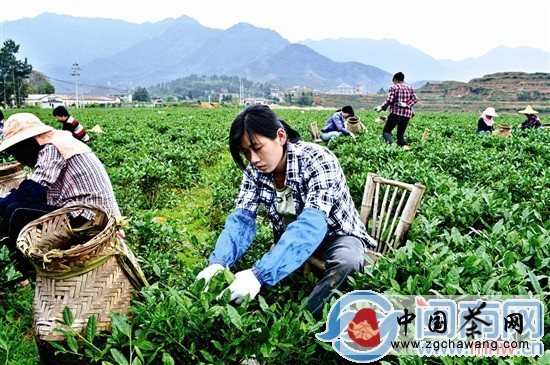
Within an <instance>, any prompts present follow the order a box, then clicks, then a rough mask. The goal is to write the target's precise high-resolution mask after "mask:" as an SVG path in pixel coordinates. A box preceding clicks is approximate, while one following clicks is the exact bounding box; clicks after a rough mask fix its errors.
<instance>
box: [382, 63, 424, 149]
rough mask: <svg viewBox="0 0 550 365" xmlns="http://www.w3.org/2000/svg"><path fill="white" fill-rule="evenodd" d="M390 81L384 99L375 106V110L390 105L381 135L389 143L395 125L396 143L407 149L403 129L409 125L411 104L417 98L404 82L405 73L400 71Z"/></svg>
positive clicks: (411, 113)
mask: <svg viewBox="0 0 550 365" xmlns="http://www.w3.org/2000/svg"><path fill="white" fill-rule="evenodd" d="M392 81H393V85H392V86H391V87H390V90H389V91H388V97H387V98H386V101H385V102H384V104H382V105H379V106H377V107H376V111H377V112H380V111H382V110H386V109H387V108H388V106H389V107H390V115H389V116H388V119H387V120H386V125H385V126H384V130H383V131H382V136H383V137H384V139H385V140H386V141H387V142H388V143H389V144H392V143H393V137H392V131H393V129H394V128H395V127H397V145H398V146H400V147H403V148H405V149H409V147H408V146H407V145H406V144H405V130H406V129H407V126H408V125H409V120H410V119H411V118H412V117H413V116H414V111H413V105H414V104H416V102H417V101H418V98H417V96H416V93H415V92H414V90H413V88H412V87H410V86H409V85H407V84H405V75H404V74H403V73H402V72H398V73H396V74H395V75H393V80H392Z"/></svg>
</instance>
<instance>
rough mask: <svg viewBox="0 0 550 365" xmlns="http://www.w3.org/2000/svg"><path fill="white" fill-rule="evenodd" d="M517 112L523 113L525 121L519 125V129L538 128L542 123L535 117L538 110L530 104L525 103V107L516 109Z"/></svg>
mask: <svg viewBox="0 0 550 365" xmlns="http://www.w3.org/2000/svg"><path fill="white" fill-rule="evenodd" d="M518 113H521V114H525V118H526V119H525V121H524V122H523V123H521V124H520V125H519V127H520V128H521V129H529V128H540V127H541V126H542V123H541V121H540V119H539V118H538V117H537V114H538V112H537V111H535V110H534V109H533V108H531V105H527V108H525V109H523V110H520V111H518Z"/></svg>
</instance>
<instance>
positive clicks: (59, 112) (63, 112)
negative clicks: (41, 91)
mask: <svg viewBox="0 0 550 365" xmlns="http://www.w3.org/2000/svg"><path fill="white" fill-rule="evenodd" d="M52 115H53V116H54V117H68V116H69V112H68V111H67V109H65V107H64V106H61V105H60V106H58V107H56V108H55V109H54V110H53V112H52Z"/></svg>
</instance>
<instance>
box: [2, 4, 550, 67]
mask: <svg viewBox="0 0 550 365" xmlns="http://www.w3.org/2000/svg"><path fill="white" fill-rule="evenodd" d="M44 12H50V13H56V14H63V15H73V16H77V17H87V18H109V19H120V20H124V21H127V22H131V23H137V24H141V23H144V22H152V23H155V22H158V21H161V20H164V19H167V18H179V17H180V16H184V15H186V16H189V17H191V18H193V19H195V20H196V21H198V22H199V23H200V24H201V25H203V26H205V27H209V28H215V29H227V28H230V27H231V26H233V25H235V24H238V23H249V24H252V25H254V26H256V27H258V28H267V29H271V30H274V31H276V32H277V33H279V35H281V36H282V37H283V38H285V39H287V40H288V41H290V42H292V43H295V42H298V41H303V40H308V39H311V40H322V39H337V38H367V39H374V40H380V39H394V40H396V41H398V42H400V43H401V44H404V45H410V46H412V47H415V48H417V49H419V50H420V51H422V52H424V53H426V54H428V55H430V56H431V57H433V58H435V59H437V60H443V59H451V60H455V61H460V60H464V59H466V58H472V57H473V58H477V57H480V56H482V55H484V54H486V53H487V52H489V51H490V50H492V49H493V48H495V47H498V46H507V47H521V46H527V47H532V48H537V49H540V50H543V51H545V52H550V1H549V0H520V1H508V0H459V1H457V0H416V1H413V0H401V1H398V0H385V1H379V0H373V1H371V0H362V1H361V0H340V1H338V0H333V1H325V0H276V1H272V0H240V1H228V0H191V1H185V0H149V1H144V0H93V1H88V0H0V26H1V23H3V22H5V21H12V20H18V19H22V18H33V17H36V16H37V15H40V14H42V13H44ZM350 51H352V50H350ZM549 70H550V65H549Z"/></svg>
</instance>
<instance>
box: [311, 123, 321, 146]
mask: <svg viewBox="0 0 550 365" xmlns="http://www.w3.org/2000/svg"><path fill="white" fill-rule="evenodd" d="M309 131H310V132H311V137H312V138H313V142H315V143H319V142H323V140H322V139H321V136H320V134H319V129H318V128H317V122H311V123H309Z"/></svg>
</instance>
